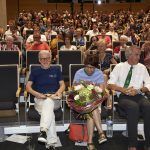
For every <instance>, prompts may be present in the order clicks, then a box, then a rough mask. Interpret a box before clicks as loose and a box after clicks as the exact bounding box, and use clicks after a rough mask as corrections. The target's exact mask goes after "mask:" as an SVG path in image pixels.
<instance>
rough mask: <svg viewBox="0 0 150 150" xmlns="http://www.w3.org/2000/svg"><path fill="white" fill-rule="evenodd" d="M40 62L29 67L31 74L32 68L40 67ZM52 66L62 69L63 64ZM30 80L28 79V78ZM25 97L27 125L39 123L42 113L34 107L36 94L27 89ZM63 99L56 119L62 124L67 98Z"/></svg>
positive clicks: (56, 113) (57, 122) (56, 112)
mask: <svg viewBox="0 0 150 150" xmlns="http://www.w3.org/2000/svg"><path fill="white" fill-rule="evenodd" d="M39 67H40V64H33V65H30V67H29V74H30V72H31V70H32V69H36V68H39ZM51 67H57V68H59V69H60V70H62V66H61V65H57V64H56V65H55V64H54V65H53V64H52V65H51ZM27 80H28V79H27ZM24 97H25V120H26V125H33V124H34V125H39V121H40V115H39V113H38V112H37V111H36V110H35V108H34V103H35V102H34V96H33V95H31V94H29V93H27V91H25V92H24ZM61 101H62V106H61V107H60V108H59V109H57V110H55V111H54V113H55V121H56V124H58V125H59V124H60V125H63V124H64V111H65V105H64V103H65V100H61Z"/></svg>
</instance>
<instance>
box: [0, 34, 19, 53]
mask: <svg viewBox="0 0 150 150" xmlns="http://www.w3.org/2000/svg"><path fill="white" fill-rule="evenodd" d="M5 39H6V43H5V44H0V51H19V54H20V55H21V54H22V52H21V50H20V49H19V47H18V45H16V44H14V38H13V37H12V36H11V35H8V36H6V38H5Z"/></svg>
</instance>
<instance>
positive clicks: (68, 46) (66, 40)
mask: <svg viewBox="0 0 150 150" xmlns="http://www.w3.org/2000/svg"><path fill="white" fill-rule="evenodd" d="M71 41H72V37H71V35H69V34H66V35H65V37H64V45H62V46H61V47H60V50H77V47H76V46H75V45H71Z"/></svg>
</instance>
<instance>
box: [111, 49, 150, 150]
mask: <svg viewBox="0 0 150 150" xmlns="http://www.w3.org/2000/svg"><path fill="white" fill-rule="evenodd" d="M140 53H141V50H140V49H139V48H138V47H136V46H131V47H127V48H126V50H125V55H126V58H127V61H126V62H124V63H119V64H118V65H116V67H115V68H114V69H113V71H112V72H111V74H110V79H109V80H108V88H109V89H112V90H115V91H117V95H118V98H119V106H120V107H121V108H122V109H123V110H124V111H125V113H126V116H127V127H128V146H129V149H128V150H137V125H138V120H139V116H140V115H141V116H142V117H143V120H144V133H145V139H146V140H145V145H146V147H147V150H150V101H149V100H148V99H147V98H146V97H145V96H144V94H145V93H146V92H148V91H150V76H149V74H148V71H147V69H146V67H145V66H144V65H143V64H140V63H139V59H140Z"/></svg>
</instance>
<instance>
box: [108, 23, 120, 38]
mask: <svg viewBox="0 0 150 150" xmlns="http://www.w3.org/2000/svg"><path fill="white" fill-rule="evenodd" d="M106 35H111V36H112V41H119V35H118V33H117V32H116V31H115V26H114V24H113V23H110V24H109V31H108V32H107V33H106Z"/></svg>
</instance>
